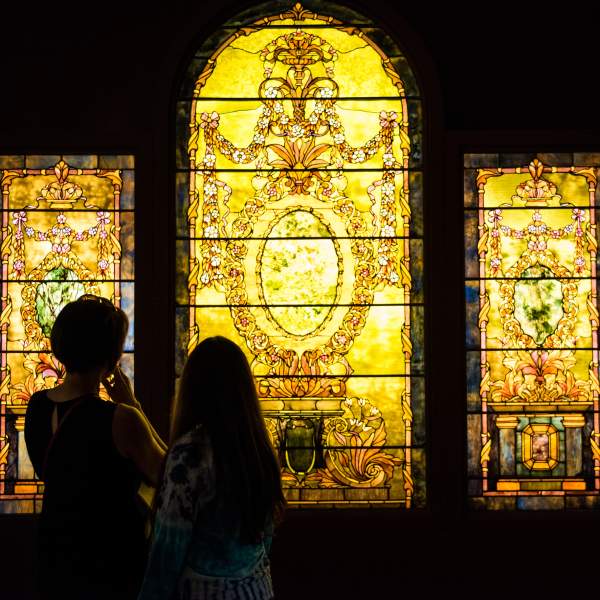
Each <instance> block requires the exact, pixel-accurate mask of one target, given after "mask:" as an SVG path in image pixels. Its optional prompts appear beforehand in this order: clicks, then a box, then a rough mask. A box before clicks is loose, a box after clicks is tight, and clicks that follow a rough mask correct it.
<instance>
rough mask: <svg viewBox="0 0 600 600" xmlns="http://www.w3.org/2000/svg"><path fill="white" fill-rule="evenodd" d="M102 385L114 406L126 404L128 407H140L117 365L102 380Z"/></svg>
mask: <svg viewBox="0 0 600 600" xmlns="http://www.w3.org/2000/svg"><path fill="white" fill-rule="evenodd" d="M102 385H103V386H104V387H105V388H106V391H107V392H108V395H109V396H110V399H111V400H112V401H113V402H115V403H116V404H127V405H128V406H134V407H135V408H139V407H140V403H139V402H138V401H137V400H136V398H135V396H134V394H133V388H132V387H131V382H130V381H129V377H127V375H125V373H123V370H122V369H121V367H119V365H117V366H116V367H115V370H114V371H113V372H112V373H110V374H107V375H106V376H105V377H103V378H102Z"/></svg>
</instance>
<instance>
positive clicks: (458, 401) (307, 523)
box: [0, 0, 600, 600]
mask: <svg viewBox="0 0 600 600" xmlns="http://www.w3.org/2000/svg"><path fill="white" fill-rule="evenodd" d="M239 6H241V5H239ZM353 6H354V7H355V8H357V9H358V10H359V11H361V12H363V13H365V14H367V15H369V16H371V17H372V18H373V19H374V20H376V21H378V22H380V23H382V24H383V25H384V26H385V27H386V28H387V29H388V30H389V31H390V33H392V34H393V35H395V37H396V38H397V40H398V42H399V43H400V44H401V46H403V47H404V48H405V50H406V52H407V55H408V56H409V57H410V58H411V59H412V60H413V63H414V66H415V68H416V70H417V75H418V76H419V78H420V83H421V87H422V91H423V93H424V95H425V102H426V106H427V107H428V113H427V127H428V139H427V141H428V145H427V148H426V189H425V202H426V218H427V231H426V234H427V251H426V256H425V262H426V265H427V268H428V278H427V294H428V298H429V308H428V312H427V323H426V326H427V327H426V345H427V364H428V373H429V377H428V392H427V393H428V396H427V402H428V411H429V417H428V421H429V440H430V447H429V459H430V463H429V487H428V491H429V509H428V510H427V511H424V512H423V513H420V514H410V515H406V514H396V513H394V512H385V511H384V512H378V511H366V512H353V511H346V510H336V511H332V512H317V513H316V514H314V513H311V512H301V513H292V514H290V515H289V517H288V520H287V522H286V523H285V524H284V526H283V527H282V528H281V531H280V535H279V537H278V539H277V540H276V542H275V546H274V561H273V562H274V578H275V585H276V589H278V591H279V598H282V599H293V598H316V599H319V598H331V599H332V600H333V599H337V598H361V597H373V598H375V597H384V596H383V592H384V590H390V595H389V597H390V598H397V597H398V598H399V597H402V596H403V595H405V594H409V593H411V594H412V593H421V592H423V591H434V592H438V593H439V592H442V593H448V592H452V591H459V592H461V593H462V595H463V596H466V597H482V596H484V595H485V594H486V590H488V591H490V592H491V595H492V597H495V595H496V594H497V595H499V594H500V592H506V593H507V594H512V595H513V596H514V597H516V598H520V597H524V595H525V593H528V594H530V593H535V592H536V591H542V590H544V591H546V592H547V591H557V590H558V589H559V588H563V587H566V586H568V585H570V584H571V583H572V584H574V587H575V589H578V588H579V585H580V584H578V583H577V582H579V581H581V582H582V583H583V585H588V582H589V581H590V579H589V578H588V577H586V576H585V575H584V573H585V569H588V568H589V569H593V567H594V566H595V565H594V559H593V555H591V554H590V553H589V552H588V548H589V547H590V543H589V542H588V540H592V539H594V538H595V537H596V536H597V533H598V532H597V526H596V523H595V519H596V516H595V515H594V514H582V515H580V514H568V515H563V514H561V515H470V514H468V513H467V512H466V511H465V510H464V508H463V507H464V496H463V490H464V485H463V481H462V473H463V466H464V441H463V440H464V439H465V438H464V418H463V414H464V413H463V411H464V401H463V398H464V384H463V381H464V364H463V357H462V348H463V339H464V335H463V308H462V300H463V299H462V284H461V274H462V258H461V244H462V238H461V236H462V225H461V223H462V215H461V202H462V174H461V168H462V164H461V153H462V151H463V150H464V149H474V150H479V149H481V150H485V149H488V148H491V149H493V150H498V149H503V150H512V151H519V150H523V151H525V150H537V149H546V150H561V149H564V150H575V149H578V150H595V151H598V150H599V149H600V144H599V137H598V136H599V133H600V132H599V126H598V119H597V116H596V107H597V94H596V87H597V83H596V80H597V55H598V52H597V42H596V39H595V38H597V21H598V16H600V8H599V7H598V5H592V4H591V3H590V6H582V5H581V4H580V5H577V6H576V7H575V6H574V9H573V10H570V9H569V7H568V6H567V7H563V8H561V12H560V14H559V13H558V12H556V11H554V10H553V9H550V8H549V5H548V6H544V5H543V4H540V3H523V2H519V3H517V2H504V3H498V4H497V5H493V6H492V5H491V4H489V3H480V4H479V5H478V7H477V8H468V7H466V6H464V5H462V4H460V3H446V4H445V6H443V7H441V8H440V7H439V6H438V5H437V4H434V3H432V2H431V3H427V2H420V3H419V2H411V3H409V2H404V3H397V4H392V3H391V2H386V1H385V0H370V1H369V2H360V3H353ZM84 10H85V12H84ZM235 12H236V5H235V3H234V2H231V1H229V2H227V1H226V2H222V3H205V2H196V3H190V4H189V5H184V4H183V3H182V2H168V3H167V2H163V3H158V6H156V7H155V6H154V5H152V4H150V3H146V4H145V5H140V6H135V5H131V4H126V3H125V2H122V3H120V4H117V3H113V4H112V5H106V4H102V3H93V4H91V3H90V4H86V5H83V4H81V3H79V4H68V3H67V4H65V3H47V4H45V5H44V6H43V7H36V6H33V5H29V4H25V3H15V2H11V3H8V2H7V3H3V4H2V10H1V13H0V66H1V70H0V72H1V73H2V84H1V85H0V154H11V153H40V154H46V153H47V154H53V153H56V152H64V153H71V154H73V153H100V152H108V153H133V154H135V157H136V186H137V187H136V196H137V198H136V200H137V206H138V209H139V210H138V211H137V214H136V219H137V224H136V236H137V238H136V243H137V251H136V259H137V261H136V275H137V281H138V287H137V292H136V293H137V300H138V302H137V310H138V314H137V317H136V344H137V346H138V348H139V350H138V354H137V357H136V361H137V369H138V370H137V373H136V387H137V392H138V395H139V397H140V399H141V401H142V402H143V403H144V405H145V406H146V408H147V411H148V413H149V415H150V416H151V417H152V419H153V421H154V422H155V423H157V425H158V426H159V427H160V428H161V429H162V430H163V431H164V429H165V425H166V419H167V405H168V401H169V397H170V394H171V386H172V375H173V372H172V364H173V359H172V358H173V357H172V351H171V343H172V339H173V330H172V326H171V321H172V319H171V315H172V314H173V312H172V310H173V304H172V303H173V298H172V296H171V295H170V294H169V290H172V289H173V285H172V283H173V272H172V266H173V264H174V260H173V247H172V244H170V233H169V232H170V231H171V230H172V224H173V212H172V209H171V207H172V206H173V197H174V188H173V172H172V165H171V163H172V160H173V152H172V148H173V133H174V131H173V117H172V114H171V112H170V109H171V103H172V100H173V97H174V94H175V93H176V85H177V82H178V81H179V77H180V76H181V74H182V72H183V69H184V68H185V61H186V57H188V56H189V54H190V52H191V51H193V49H194V46H195V45H197V44H198V43H199V42H200V40H201V39H202V38H203V36H205V35H207V34H208V33H209V32H210V31H211V30H212V29H214V28H216V27H217V26H218V25H219V24H220V23H222V22H223V21H225V20H226V19H227V18H229V17H230V16H232V15H233V14H234V13H235ZM323 12H326V8H324V9H323ZM157 274H160V277H159V276H157ZM161 277H162V279H161ZM149 372H152V373H153V378H152V379H150V378H149V377H145V376H144V374H145V373H149ZM33 528H34V518H33V517H3V518H2V519H0V544H1V548H2V550H1V552H0V557H1V561H0V598H6V599H7V600H13V599H17V598H20V597H28V596H27V593H28V592H27V590H29V589H30V583H29V581H30V577H31V568H30V564H31V553H32V544H33ZM493 573H495V575H494V574H493ZM13 586H14V587H13ZM18 586H22V588H23V589H24V590H25V591H26V592H27V593H26V592H24V594H25V595H21V594H20V593H19V592H17V591H16V590H17V587H18ZM592 589H594V590H595V588H590V590H588V591H587V592H584V593H589V591H591V590H592ZM392 590H393V591H392ZM582 591H583V589H582ZM593 593H595V592H593ZM550 597H552V596H550Z"/></svg>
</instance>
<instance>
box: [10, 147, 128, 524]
mask: <svg viewBox="0 0 600 600" xmlns="http://www.w3.org/2000/svg"><path fill="white" fill-rule="evenodd" d="M8 167H10V168H8ZM0 183H1V186H2V209H1V212H0V214H1V217H2V235H1V245H2V273H1V277H0V284H1V285H2V294H1V302H2V312H1V315H0V325H1V328H0V329H1V340H0V341H1V344H0V398H1V412H0V512H32V511H33V510H37V509H38V508H39V500H40V493H41V491H42V489H43V482H41V481H39V480H37V479H36V478H35V474H34V471H33V467H32V465H31V462H30V460H29V457H28V456H27V451H26V447H25V442H24V438H23V427H24V418H25V417H24V415H25V411H26V409H27V403H28V401H29V398H30V397H31V395H32V394H33V393H34V392H36V391H38V390H43V389H48V388H51V387H54V386H55V385H56V384H57V383H58V382H60V381H61V379H62V377H63V376H64V369H63V367H62V365H61V364H60V363H59V362H58V361H57V360H56V359H55V358H54V357H53V356H52V353H51V352H50V342H49V336H50V331H51V329H52V325H53V323H54V320H55V318H56V316H57V315H58V313H59V312H60V310H61V309H62V308H63V306H64V305H65V304H67V303H68V302H70V301H72V300H75V299H77V298H78V297H79V296H81V295H83V294H88V293H91V294H96V295H101V296H104V297H106V298H109V299H110V300H111V301H112V302H114V304H115V305H116V306H120V307H121V308H122V309H123V310H124V311H125V312H126V313H127V314H128V316H129V319H130V328H131V329H130V334H129V335H128V337H127V340H126V343H125V356H124V357H123V360H122V362H121V364H122V366H123V369H124V370H125V371H126V372H127V373H128V375H129V376H130V377H133V349H134V348H133V335H132V332H133V301H134V289H133V273H134V268H133V267H134V252H133V247H134V244H133V193H134V190H133V157H131V156H96V155H91V156H25V157H23V156H13V157H1V160H0ZM82 335H85V332H82Z"/></svg>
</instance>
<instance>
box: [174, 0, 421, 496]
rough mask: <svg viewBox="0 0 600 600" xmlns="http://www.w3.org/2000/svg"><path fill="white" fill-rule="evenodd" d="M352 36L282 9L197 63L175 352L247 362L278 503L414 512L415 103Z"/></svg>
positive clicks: (185, 160)
mask: <svg viewBox="0 0 600 600" xmlns="http://www.w3.org/2000/svg"><path fill="white" fill-rule="evenodd" d="M248 24H249V25H250V24H251V23H248ZM351 25H352V23H345V22H344V23H342V22H338V21H336V20H335V18H331V17H329V16H319V15H317V14H314V13H312V12H308V11H306V10H304V9H303V8H302V7H300V6H299V5H296V6H295V7H294V8H291V7H290V10H288V11H287V12H284V13H283V14H280V15H277V16H273V17H271V16H268V15H266V18H263V19H261V20H260V22H258V23H255V24H252V28H251V29H244V30H237V29H232V30H231V31H229V32H228V35H227V36H226V35H225V30H223V31H222V32H221V34H223V35H221V34H215V38H219V37H220V39H222V42H221V44H220V46H218V49H216V51H215V49H214V48H213V51H212V52H211V53H206V54H205V55H204V54H203V56H206V58H207V59H208V58H209V57H210V60H206V61H205V62H204V63H202V61H200V63H199V64H198V65H196V72H195V75H194V84H193V86H191V87H190V86H189V84H186V85H187V86H188V87H187V88H186V89H185V91H184V94H187V95H191V96H192V99H191V100H190V99H187V98H185V95H184V97H183V98H182V99H181V101H180V102H179V103H178V109H177V110H178V126H179V134H178V135H179V140H178V158H177V161H178V165H177V166H178V168H179V170H180V174H179V175H178V180H177V182H178V190H179V193H178V197H179V200H178V212H179V215H178V219H177V223H178V237H179V239H180V240H181V241H187V243H188V246H187V254H188V257H189V261H188V264H187V265H183V264H182V263H181V261H180V262H179V263H178V277H179V285H178V304H179V306H180V309H179V310H178V315H177V319H178V320H177V328H178V331H183V330H184V329H187V337H188V351H191V350H192V349H193V348H194V347H195V346H196V345H197V344H198V342H199V341H201V340H203V339H205V338H206V337H209V336H212V335H225V336H226V337H229V338H230V339H232V340H234V341H235V342H237V343H238V344H239V345H240V346H241V347H242V348H243V350H244V351H245V353H246V355H247V357H248V359H249V361H250V363H251V366H252V370H253V373H254V375H255V377H256V382H257V386H258V390H259V396H260V400H261V406H262V409H263V413H264V416H265V419H266V423H267V427H268V431H269V433H270V435H271V438H272V441H273V443H274V444H275V446H276V447H277V449H278V452H279V455H280V460H281V464H282V469H283V471H282V475H283V480H284V485H285V488H286V494H287V497H288V499H289V500H290V502H292V503H293V504H298V505H303V504H317V505H327V506H330V505H332V504H352V503H359V504H361V505H368V504H389V505H394V506H404V507H410V506H415V505H416V506H419V505H422V504H423V502H424V498H425V494H424V485H425V473H424V463H425V461H424V457H423V453H422V452H421V453H418V451H417V450H416V449H417V448H419V447H420V446H422V445H423V443H424V435H423V433H424V401H425V399H424V386H423V380H422V375H423V340H422V330H423V328H422V316H423V313H422V306H421V302H422V296H421V295H420V294H421V291H422V281H421V280H422V275H421V264H422V256H421V251H420V250H421V246H420V245H419V244H421V240H420V239H414V238H418V237H420V232H421V231H422V228H421V226H420V222H419V223H418V224H417V226H416V227H415V226H414V225H413V213H412V209H413V207H416V214H417V215H419V216H420V215H421V214H422V211H421V208H420V206H419V205H418V202H416V201H415V200H413V194H414V197H415V198H416V199H418V201H419V202H420V198H421V193H420V185H421V177H420V172H419V165H420V159H421V150H420V130H421V121H420V100H419V98H418V97H415V96H414V95H413V96H410V97H409V95H408V94H407V93H406V90H405V86H404V81H403V77H402V76H401V75H400V74H399V73H398V72H397V71H396V70H395V69H394V67H393V64H392V62H391V60H390V59H389V57H388V56H387V55H386V54H385V53H384V51H383V50H382V49H381V47H380V46H378V45H377V44H375V43H374V42H373V41H371V40H370V39H369V37H368V35H365V33H366V32H364V31H362V30H361V29H359V28H354V27H352V26H351ZM368 31H369V32H370V33H372V34H373V35H375V36H376V37H377V36H378V37H379V38H380V39H381V40H383V41H385V42H386V43H387V44H389V47H390V48H393V44H392V43H391V41H390V40H389V38H387V37H386V36H385V34H383V32H382V31H381V30H377V29H374V28H370V29H369V30H368ZM394 54H395V56H396V57H398V56H399V52H397V49H396V50H395V51H394ZM401 62H402V61H400V63H401ZM183 174H185V176H182V175H183ZM415 244H416V245H415ZM179 248H181V246H180V247H179ZM413 289H414V290H416V291H417V292H416V293H417V294H418V298H415V295H414V294H413ZM184 294H187V297H185V296H184ZM185 300H187V302H185ZM184 308H187V310H188V314H187V322H186V323H184V322H183V320H182V319H183V318H184V317H183V314H182V310H183V309H184ZM182 361H183V357H181V358H180V359H179V361H178V365H181V363H182ZM413 451H414V452H415V453H417V454H415V456H418V457H419V459H418V460H415V461H413Z"/></svg>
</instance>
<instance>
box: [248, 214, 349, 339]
mask: <svg viewBox="0 0 600 600" xmlns="http://www.w3.org/2000/svg"><path fill="white" fill-rule="evenodd" d="M285 238H289V239H287V240H286V239H285ZM303 238H306V239H303ZM261 254H262V260H261V261H260V263H259V264H260V265H261V266H260V271H259V277H260V286H261V290H262V295H263V298H264V301H265V303H266V304H267V308H266V310H267V312H268V313H269V314H270V316H271V317H272V319H273V320H274V321H275V322H276V323H277V325H279V326H280V327H281V328H282V329H284V330H285V331H286V332H288V333H291V334H292V335H299V336H302V335H307V334H309V333H313V332H314V331H315V330H316V329H318V328H319V327H320V326H321V325H322V324H323V323H324V322H325V320H326V319H327V317H328V315H329V313H330V312H331V310H332V306H331V305H332V304H333V303H335V301H336V297H337V286H338V278H339V275H340V268H339V266H338V263H339V261H340V259H339V257H338V254H337V251H336V248H335V245H334V243H333V240H332V239H331V234H330V232H329V230H328V229H327V227H326V226H325V224H324V223H323V222H321V221H320V220H319V219H318V218H317V217H316V216H315V215H314V214H313V213H311V212H309V211H306V210H295V211H293V212H289V213H287V214H286V215H284V216H283V217H282V218H281V219H279V221H277V223H276V224H275V225H274V226H273V228H272V229H271V231H270V232H269V235H268V237H267V240H266V241H265V243H264V245H263V248H262V252H261ZM299 305H300V306H299ZM302 305H305V306H302Z"/></svg>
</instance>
